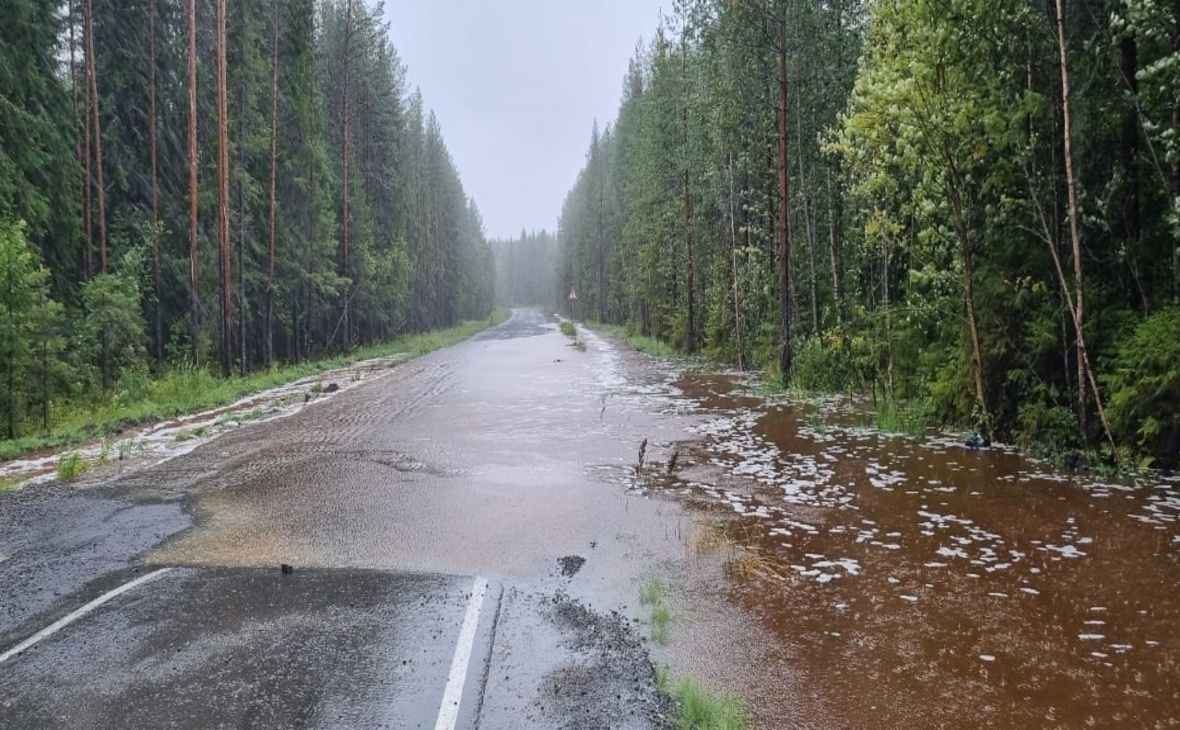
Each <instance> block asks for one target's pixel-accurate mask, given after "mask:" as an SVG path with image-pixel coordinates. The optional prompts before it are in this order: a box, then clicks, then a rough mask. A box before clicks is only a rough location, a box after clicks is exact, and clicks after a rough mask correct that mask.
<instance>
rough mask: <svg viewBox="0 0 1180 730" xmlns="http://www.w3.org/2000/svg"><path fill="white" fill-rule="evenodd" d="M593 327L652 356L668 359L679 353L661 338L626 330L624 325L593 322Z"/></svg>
mask: <svg viewBox="0 0 1180 730" xmlns="http://www.w3.org/2000/svg"><path fill="white" fill-rule="evenodd" d="M594 329H596V330H602V331H603V332H607V333H609V334H612V335H614V336H615V337H618V338H619V339H620V340H622V341H623V342H626V343H627V345H628V346H630V347H631V349H633V350H639V351H640V352H646V353H647V354H648V355H652V356H653V357H659V358H663V359H665V360H668V359H672V358H674V357H677V356H678V355H679V353H678V352H677V351H676V348H674V347H672V346H671V345H669V344H668V343H667V342H664V341H663V340H657V339H656V338H654V337H648V336H646V335H641V334H637V333H635V332H632V331H630V330H628V329H627V328H626V327H620V326H618V325H613V324H595V325H594Z"/></svg>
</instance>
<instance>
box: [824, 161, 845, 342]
mask: <svg viewBox="0 0 1180 730" xmlns="http://www.w3.org/2000/svg"><path fill="white" fill-rule="evenodd" d="M825 167H826V173H827V178H828V255H829V257H830V258H831V260H832V299H833V304H834V305H835V309H836V322H837V323H840V322H843V321H844V271H843V264H842V262H841V261H840V242H839V239H838V238H837V237H836V217H837V216H836V196H835V195H834V194H833V193H832V168H831V166H830V165H828V166H825Z"/></svg>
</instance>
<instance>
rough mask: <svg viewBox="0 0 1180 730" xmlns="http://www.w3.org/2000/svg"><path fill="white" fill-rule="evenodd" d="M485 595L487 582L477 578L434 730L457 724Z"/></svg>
mask: <svg viewBox="0 0 1180 730" xmlns="http://www.w3.org/2000/svg"><path fill="white" fill-rule="evenodd" d="M487 592H488V581H487V579H485V578H476V579H475V587H474V588H472V591H471V600H470V601H469V602H468V603H467V615H465V616H464V617H463V626H462V627H461V628H460V629H459V642H458V643H457V644H456V645H455V658H454V659H452V660H451V675H450V676H449V677H448V678H447V688H446V689H445V690H444V691H443V698H442V704H441V705H440V706H439V708H438V722H436V723H435V724H434V730H454V728H455V723H456V722H458V720H459V700H461V699H462V698H463V685H464V683H466V682H467V665H468V663H469V662H470V661H471V648H472V647H473V646H474V645H475V627H476V626H477V625H478V624H479V610H480V608H481V607H483V598H484V594H486V593H487Z"/></svg>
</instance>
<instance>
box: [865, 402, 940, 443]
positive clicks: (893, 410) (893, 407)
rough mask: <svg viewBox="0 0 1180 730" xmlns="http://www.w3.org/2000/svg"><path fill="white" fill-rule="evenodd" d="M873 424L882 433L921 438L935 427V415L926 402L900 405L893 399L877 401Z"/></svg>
mask: <svg viewBox="0 0 1180 730" xmlns="http://www.w3.org/2000/svg"><path fill="white" fill-rule="evenodd" d="M873 424H874V425H875V426H876V427H877V430H878V431H880V432H881V433H898V434H905V435H906V436H921V435H922V434H923V433H924V432H925V431H926V430H927V429H929V428H931V427H933V426H934V425H935V419H934V415H933V413H932V412H931V409H930V407H929V405H928V404H927V403H926V402H925V401H911V402H907V403H904V404H903V403H900V402H898V401H896V400H894V399H892V398H889V399H882V400H879V401H877V404H876V407H875V408H874V411H873Z"/></svg>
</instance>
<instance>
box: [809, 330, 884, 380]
mask: <svg viewBox="0 0 1180 730" xmlns="http://www.w3.org/2000/svg"><path fill="white" fill-rule="evenodd" d="M864 343H865V339H864V338H863V337H858V338H850V337H846V336H845V335H844V334H843V332H841V331H840V330H838V329H837V330H831V331H828V332H823V333H820V334H818V335H815V336H810V337H803V338H800V339H799V340H796V342H795V359H794V363H793V364H792V366H791V387H792V388H795V389H798V390H802V391H811V392H821V393H847V392H859V391H860V390H862V389H863V388H864V382H863V380H862V378H861V366H860V364H859V363H860V361H863V360H864V359H865V357H867V353H865V352H858V350H863V349H864V347H863V346H864Z"/></svg>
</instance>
